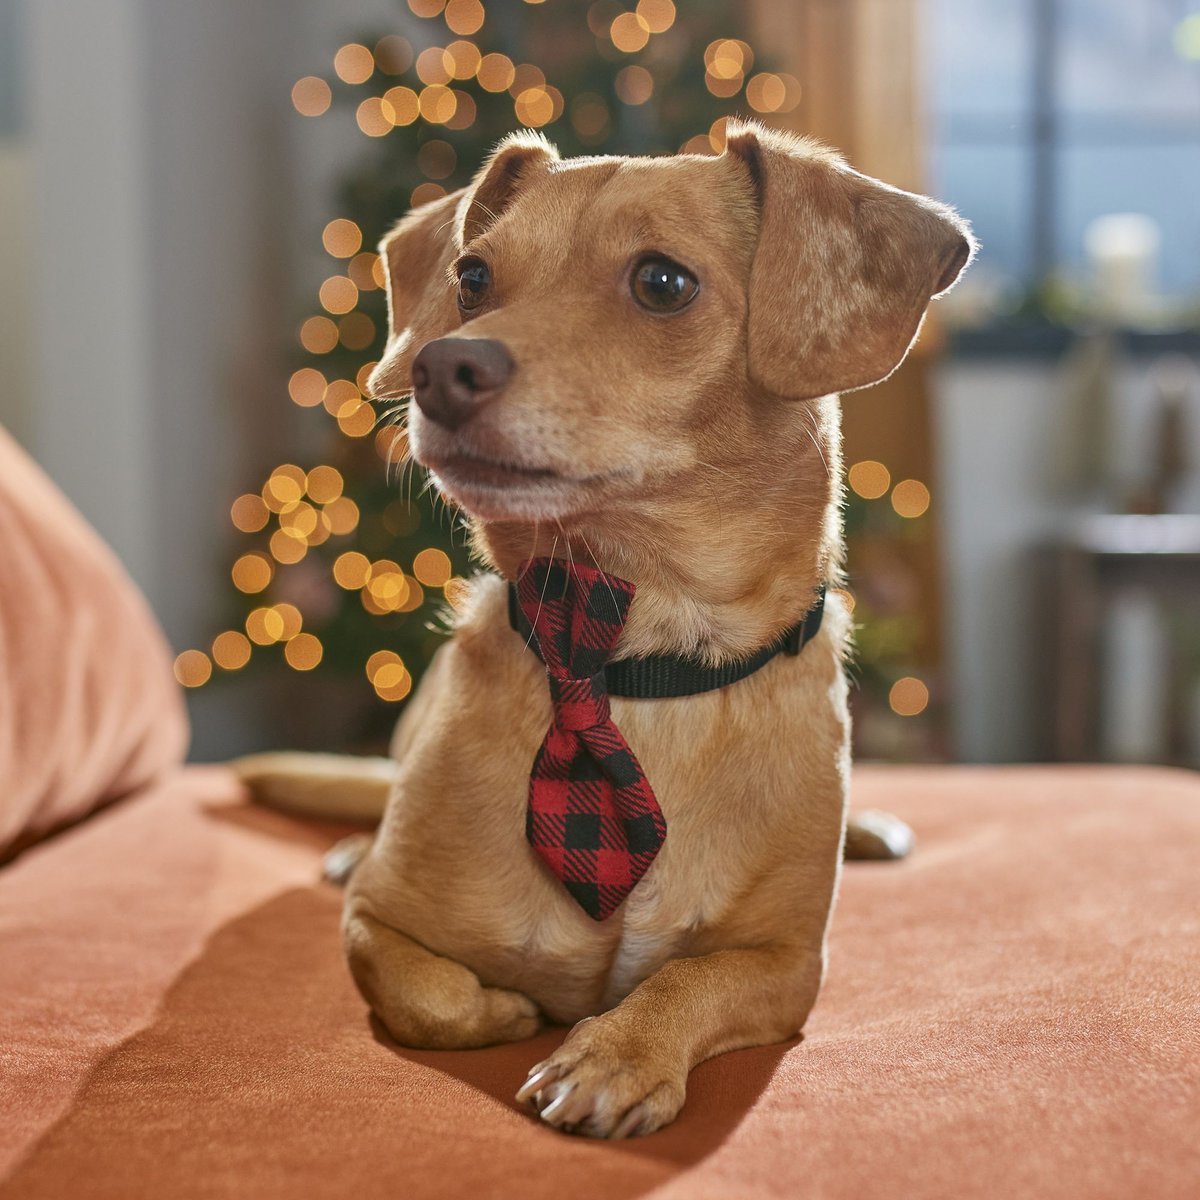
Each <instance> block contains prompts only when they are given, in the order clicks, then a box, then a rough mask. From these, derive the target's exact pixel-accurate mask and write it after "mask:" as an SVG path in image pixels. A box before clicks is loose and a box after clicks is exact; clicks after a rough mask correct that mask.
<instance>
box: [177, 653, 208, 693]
mask: <svg viewBox="0 0 1200 1200" xmlns="http://www.w3.org/2000/svg"><path fill="white" fill-rule="evenodd" d="M175 678H176V679H178V680H179V682H180V683H181V684H183V686H184V687H186V688H197V687H203V686H204V685H205V684H206V683H207V682H208V681H209V679H211V678H212V661H211V660H210V659H209V657H208V655H207V654H205V653H204V651H203V650H185V651H184V652H183V653H182V654H180V655H179V656H178V657H177V658H176V659H175Z"/></svg>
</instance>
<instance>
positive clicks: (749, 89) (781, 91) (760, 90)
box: [746, 71, 787, 113]
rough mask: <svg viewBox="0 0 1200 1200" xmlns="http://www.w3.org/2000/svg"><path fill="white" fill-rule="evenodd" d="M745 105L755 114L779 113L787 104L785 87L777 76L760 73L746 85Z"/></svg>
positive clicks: (752, 77) (766, 72) (765, 72)
mask: <svg viewBox="0 0 1200 1200" xmlns="http://www.w3.org/2000/svg"><path fill="white" fill-rule="evenodd" d="M746 103H747V104H749V105H750V107H751V108H752V109H754V111H755V112H762V113H773V112H779V111H780V109H782V108H783V106H784V104H785V103H787V87H786V85H785V84H784V82H783V80H782V79H781V78H780V77H779V76H778V75H773V74H771V73H770V72H769V71H764V72H760V73H759V74H758V75H753V76H751V78H750V82H749V83H747V84H746Z"/></svg>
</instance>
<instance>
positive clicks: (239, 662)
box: [212, 629, 250, 671]
mask: <svg viewBox="0 0 1200 1200" xmlns="http://www.w3.org/2000/svg"><path fill="white" fill-rule="evenodd" d="M212 656H213V662H215V663H216V664H217V666H218V667H220V668H221V669H222V670H224V671H240V670H241V669H242V667H244V666H245V665H246V664H247V663H248V662H249V661H250V639H249V638H247V637H246V635H245V634H244V633H238V632H237V630H235V629H230V630H227V631H226V632H225V633H218V634H217V636H216V637H215V638H213V644H212Z"/></svg>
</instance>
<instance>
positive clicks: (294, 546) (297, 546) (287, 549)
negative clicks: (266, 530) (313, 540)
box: [267, 529, 308, 566]
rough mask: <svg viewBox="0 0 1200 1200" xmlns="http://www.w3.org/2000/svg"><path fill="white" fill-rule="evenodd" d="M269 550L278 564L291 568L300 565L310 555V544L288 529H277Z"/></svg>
mask: <svg viewBox="0 0 1200 1200" xmlns="http://www.w3.org/2000/svg"><path fill="white" fill-rule="evenodd" d="M267 549H268V550H270V552H271V557H272V558H274V559H275V561H276V562H280V563H283V564H284V565H286V566H290V565H291V564H292V563H298V562H299V561H300V560H301V559H302V558H303V557H304V556H305V555H306V554H307V553H308V542H307V541H306V540H305V539H304V538H302V537H299V536H298V535H296V534H294V533H292V532H291V531H290V530H288V529H277V530H275V532H274V533H273V534H271V540H270V541H269V542H268V543H267Z"/></svg>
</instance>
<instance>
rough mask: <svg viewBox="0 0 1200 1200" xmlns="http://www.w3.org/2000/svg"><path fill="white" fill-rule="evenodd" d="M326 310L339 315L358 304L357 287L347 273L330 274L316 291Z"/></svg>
mask: <svg viewBox="0 0 1200 1200" xmlns="http://www.w3.org/2000/svg"><path fill="white" fill-rule="evenodd" d="M317 295H318V298H319V299H320V301H321V307H322V308H323V309H325V311H326V312H330V313H334V314H335V315H339V316H340V315H341V314H342V313H348V312H349V311H350V310H351V309H352V308H354V306H355V305H356V304H358V288H357V287H356V286H355V283H354V280H353V279H351V278H350V276H349V275H331V276H330V277H329V278H328V279H326V280H325V282H324V283H323V284H321V289H320V291H319V292H318V293H317Z"/></svg>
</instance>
